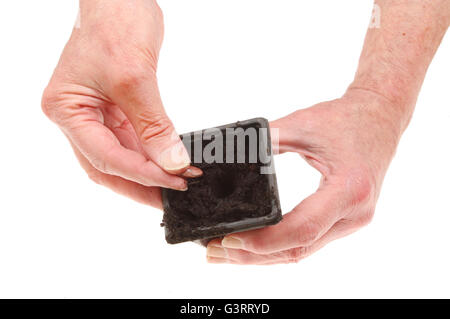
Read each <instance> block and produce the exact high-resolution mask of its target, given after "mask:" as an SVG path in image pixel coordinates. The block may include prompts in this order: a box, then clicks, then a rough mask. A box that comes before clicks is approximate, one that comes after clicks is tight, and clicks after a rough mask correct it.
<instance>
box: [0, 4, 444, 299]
mask: <svg viewBox="0 0 450 319" xmlns="http://www.w3.org/2000/svg"><path fill="white" fill-rule="evenodd" d="M160 5H161V7H162V8H163V11H164V13H165V21H166V38H165V43H164V47H163V50H162V52H161V60H160V67H159V79H160V86H161V91H162V96H163V100H164V102H165V106H166V109H167V112H168V113H169V115H170V116H171V118H172V120H173V122H174V123H175V125H176V127H177V130H178V131H179V132H180V133H181V132H187V131H191V130H195V129H201V128H206V127H210V126H215V125H221V124H226V123H230V122H234V121H236V120H243V119H247V118H252V117H256V116H263V117H266V118H269V119H276V118H277V117H281V116H283V115H286V114H288V113H290V112H291V111H293V110H295V109H298V108H302V107H307V106H310V105H312V104H315V103H318V102H321V101H324V100H329V99H333V98H336V97H339V96H340V95H341V94H342V93H343V92H344V90H345V88H346V87H347V85H348V84H349V83H350V81H351V80H352V78H353V75H354V72H355V70H356V66H357V61H358V57H359V54H360V51H361V47H362V43H363V38H364V34H365V32H366V27H367V26H368V24H369V18H370V14H371V9H372V2H371V1H370V0H367V1H361V0H347V1H335V0H328V1H325V0H319V1H298V0H276V1H275V0H273V1H266V0H245V1H242V0H226V1H225V0H220V1H219V0H190V1H186V0H161V1H160ZM77 7H78V5H77V1H75V0H72V1H69V0H65V1H61V0H53V1H51V0H46V1H44V0H41V1H31V0H29V1H24V0H22V1H19V0H17V1H1V2H0V39H1V42H0V46H1V50H0V72H1V73H0V74H1V76H0V81H1V82H0V92H1V95H0V101H1V110H2V113H1V114H2V119H1V125H0V133H1V148H0V152H1V157H0V162H1V177H0V187H1V191H0V297H44V298H47V297H75V298H77V297H87V298H89V297H106V298H107V297H137V298H140V297H184V298H195V297H209V298H215V297H225V298H226V297H238V298H239V297H271V298H278V297H286V298H299V297H307V298H310V297H311V298H312V297H450V291H449V287H450V272H449V269H450V256H449V242H450V232H449V228H450V203H449V199H450V196H449V195H450V194H449V184H448V181H449V180H450V168H449V165H448V164H449V163H450V150H449V145H450V143H449V137H450V125H449V123H450V103H449V102H450V93H449V89H450V87H449V71H450V61H449V59H448V58H449V56H450V41H449V40H450V39H449V38H448V35H447V37H446V38H445V39H444V41H443V43H442V45H441V48H440V50H439V51H438V53H437V55H436V57H435V59H434V61H433V63H432V65H431V67H430V69H429V72H428V75H427V78H426V80H425V83H424V86H423V89H422V92H421V94H420V98H419V101H418V104H417V109H416V112H415V115H414V118H413V120H412V122H411V125H410V127H409V129H408V130H407V131H406V133H405V135H404V136H403V139H402V141H401V144H400V146H399V149H398V153H397V156H396V158H395V159H394V161H393V163H392V166H391V168H390V170H389V172H388V174H387V176H386V179H385V183H384V188H383V191H382V194H381V197H380V200H379V203H378V208H377V212H376V215H375V218H374V220H373V222H372V224H371V225H370V226H368V227H366V228H364V229H362V230H360V231H359V232H357V233H356V234H354V235H352V236H350V237H347V238H345V239H341V240H339V241H337V242H334V243H332V244H330V245H328V246H327V247H325V248H324V249H322V250H321V251H319V252H318V253H316V254H315V255H313V256H312V257H309V258H308V259H306V260H304V261H301V262H300V263H299V264H291V265H279V266H269V267H254V266H246V267H242V266H230V265H210V264H207V263H206V262H205V251H204V249H203V248H201V247H199V246H196V245H195V244H191V243H186V244H181V245H175V246H169V245H167V244H166V243H165V240H164V232H163V229H162V228H160V226H159V223H160V221H161V218H162V213H161V212H159V211H157V210H155V209H152V208H149V207H146V206H143V205H139V204H136V203H134V202H132V201H131V200H129V199H127V198H124V197H121V196H118V195H116V194H114V193H112V192H111V191H109V190H107V189H104V188H102V187H100V186H97V185H95V184H94V183H92V182H91V181H90V180H89V179H88V178H87V176H86V174H85V173H84V172H83V171H82V169H81V168H80V167H79V165H78V163H77V161H76V159H75V156H73V154H72V151H71V148H70V146H69V144H68V143H67V141H66V140H65V138H64V137H63V135H62V134H61V133H60V132H59V130H58V128H57V127H55V126H54V125H53V124H52V123H51V122H50V121H48V120H47V119H46V118H45V116H44V115H43V114H42V113H41V110H40V98H41V93H42V90H43V89H44V87H45V86H46V84H47V82H48V80H49V78H50V76H51V73H52V71H53V68H54V67H55V65H56V63H57V61H58V58H59V55H60V53H61V51H62V49H63V46H64V44H65V42H66V41H67V39H68V37H69V35H70V32H71V29H72V26H73V24H74V21H75V18H76V14H77ZM276 164H277V171H278V181H279V188H280V196H281V200H282V208H283V211H284V212H287V211H289V210H290V209H291V208H293V207H294V205H295V204H296V203H297V202H299V201H300V200H302V199H303V198H304V197H306V196H307V195H308V194H310V193H311V192H313V191H314V190H315V189H316V187H317V185H318V181H319V178H320V176H319V174H318V173H317V172H315V171H314V170H313V169H312V168H310V167H309V166H308V165H307V164H305V163H304V162H303V161H302V160H301V159H300V158H299V157H298V156H295V155H293V154H288V155H283V156H280V157H278V158H277V159H276Z"/></svg>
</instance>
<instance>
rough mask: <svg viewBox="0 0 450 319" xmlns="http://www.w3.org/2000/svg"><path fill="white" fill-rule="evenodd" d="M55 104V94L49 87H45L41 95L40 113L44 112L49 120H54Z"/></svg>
mask: <svg viewBox="0 0 450 319" xmlns="http://www.w3.org/2000/svg"><path fill="white" fill-rule="evenodd" d="M55 102H56V94H55V93H54V91H53V90H52V89H51V88H50V87H47V88H46V89H45V90H44V93H43V94H42V99H41V109H42V112H44V114H45V115H46V116H47V117H48V118H49V119H51V120H53V119H54V118H55V105H56V103H55Z"/></svg>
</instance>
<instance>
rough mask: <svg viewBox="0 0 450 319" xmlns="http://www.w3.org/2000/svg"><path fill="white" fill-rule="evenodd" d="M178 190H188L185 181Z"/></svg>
mask: <svg viewBox="0 0 450 319" xmlns="http://www.w3.org/2000/svg"><path fill="white" fill-rule="evenodd" d="M178 190H179V191H182V192H186V191H187V190H188V185H187V182H184V185H183V186H182V187H181V188H179V189H178Z"/></svg>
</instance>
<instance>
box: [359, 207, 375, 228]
mask: <svg viewBox="0 0 450 319" xmlns="http://www.w3.org/2000/svg"><path fill="white" fill-rule="evenodd" d="M373 217H374V210H373V209H370V210H367V211H365V212H364V213H363V214H361V215H360V216H359V217H358V218H357V219H356V224H357V226H358V227H364V226H367V225H369V224H370V223H371V222H372V220H373Z"/></svg>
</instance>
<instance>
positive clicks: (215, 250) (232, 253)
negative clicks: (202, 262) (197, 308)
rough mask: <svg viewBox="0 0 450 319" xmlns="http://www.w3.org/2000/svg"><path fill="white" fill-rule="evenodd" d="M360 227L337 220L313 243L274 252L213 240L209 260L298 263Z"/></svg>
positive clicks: (222, 262) (240, 262)
mask: <svg viewBox="0 0 450 319" xmlns="http://www.w3.org/2000/svg"><path fill="white" fill-rule="evenodd" d="M357 229H358V227H354V226H352V223H351V222H348V221H345V220H341V221H339V222H337V223H336V224H335V225H334V226H333V227H332V228H331V229H330V230H329V231H328V232H327V233H326V234H324V235H323V236H322V237H321V238H319V239H318V240H317V241H315V242H314V243H313V244H311V245H309V246H304V247H296V248H291V249H288V250H284V251H280V252H276V253H272V254H255V253H253V252H249V251H245V250H242V249H230V248H225V247H223V246H222V245H221V241H220V240H213V241H211V242H210V243H209V244H208V248H207V260H208V262H210V263H214V264H226V263H228V264H239V265H272V264H288V263H297V262H299V261H300V260H302V259H304V258H306V257H308V256H310V255H312V254H313V253H315V252H316V251H318V250H320V249H321V248H323V247H324V246H326V245H327V244H328V243H330V242H331V241H334V240H336V239H339V238H342V237H344V236H347V235H349V234H351V233H353V232H355V231H356V230H357Z"/></svg>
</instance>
